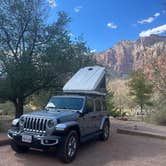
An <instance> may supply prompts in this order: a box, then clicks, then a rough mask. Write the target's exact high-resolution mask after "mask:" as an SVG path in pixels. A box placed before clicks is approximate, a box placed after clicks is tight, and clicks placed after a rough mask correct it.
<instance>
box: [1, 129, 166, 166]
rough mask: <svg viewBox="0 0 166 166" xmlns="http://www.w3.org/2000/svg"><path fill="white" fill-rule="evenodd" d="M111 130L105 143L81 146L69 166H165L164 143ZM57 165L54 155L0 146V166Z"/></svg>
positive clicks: (165, 144)
mask: <svg viewBox="0 0 166 166" xmlns="http://www.w3.org/2000/svg"><path fill="white" fill-rule="evenodd" d="M115 129H116V126H113V128H112V136H111V137H110V139H109V140H108V141H107V142H100V141H98V140H94V141H90V142H88V143H86V144H83V145H81V147H80V150H79V152H78V155H77V157H76V160H75V161H74V162H73V163H71V164H68V165H73V166H166V141H164V140H160V139H153V138H146V137H139V136H130V135H120V134H117V133H116V132H115ZM9 165H12V166H53V165H56V166H61V165H64V164H62V163H61V162H60V161H59V160H58V159H57V157H56V153H55V152H49V153H46V152H41V151H34V150H31V151H30V152H29V153H27V154H16V153H15V152H14V151H12V150H11V148H10V146H1V147H0V166H9Z"/></svg>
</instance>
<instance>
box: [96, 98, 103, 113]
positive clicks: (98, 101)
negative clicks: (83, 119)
mask: <svg viewBox="0 0 166 166" xmlns="http://www.w3.org/2000/svg"><path fill="white" fill-rule="evenodd" d="M95 107H96V111H101V109H102V108H101V102H100V100H99V99H96V100H95Z"/></svg>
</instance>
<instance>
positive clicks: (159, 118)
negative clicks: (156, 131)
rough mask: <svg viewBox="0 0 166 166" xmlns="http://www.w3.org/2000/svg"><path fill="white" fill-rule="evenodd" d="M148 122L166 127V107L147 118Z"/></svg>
mask: <svg viewBox="0 0 166 166" xmlns="http://www.w3.org/2000/svg"><path fill="white" fill-rule="evenodd" d="M146 121H147V122H150V123H155V124H158V125H165V126H166V107H163V108H162V109H160V110H159V111H155V112H152V113H151V114H150V115H148V116H147V117H146Z"/></svg>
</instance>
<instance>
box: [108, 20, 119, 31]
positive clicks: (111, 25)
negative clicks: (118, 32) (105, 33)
mask: <svg viewBox="0 0 166 166" xmlns="http://www.w3.org/2000/svg"><path fill="white" fill-rule="evenodd" d="M107 27H109V28H112V29H116V28H118V26H117V25H116V24H115V23H113V22H108V23H107Z"/></svg>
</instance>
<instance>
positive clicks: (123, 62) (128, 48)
mask: <svg viewBox="0 0 166 166" xmlns="http://www.w3.org/2000/svg"><path fill="white" fill-rule="evenodd" d="M165 52H166V36H158V35H151V36H149V37H143V38H140V39H137V40H121V41H119V42H118V43H117V44H116V45H114V46H113V47H112V48H109V49H107V50H105V51H103V52H100V53H97V54H96V55H95V59H96V61H97V63H98V64H100V65H102V66H105V67H106V68H107V69H109V70H110V71H112V72H113V73H115V74H114V75H116V76H118V77H123V76H125V75H128V74H130V73H131V72H132V71H133V70H137V69H140V68H143V66H144V65H145V64H146V63H147V61H148V59H149V58H151V57H156V56H161V55H165ZM145 62H146V63H145Z"/></svg>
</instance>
